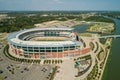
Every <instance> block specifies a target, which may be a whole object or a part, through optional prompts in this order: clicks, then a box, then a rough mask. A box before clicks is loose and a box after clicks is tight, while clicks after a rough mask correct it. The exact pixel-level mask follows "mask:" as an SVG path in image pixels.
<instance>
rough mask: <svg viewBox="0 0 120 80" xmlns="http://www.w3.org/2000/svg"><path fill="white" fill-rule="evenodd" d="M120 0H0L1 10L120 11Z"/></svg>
mask: <svg viewBox="0 0 120 80" xmlns="http://www.w3.org/2000/svg"><path fill="white" fill-rule="evenodd" d="M119 3H120V1H119V0H109V1H107V0H100V1H98V0H89V1H88V0H20V1H18V0H0V11H4V10H13V11H51V10H53V11H54V10H65V11H69V10H80V11H82V10H83V11H84V10H85V11H90V10H98V11H102V10H107V11H120V6H119Z"/></svg>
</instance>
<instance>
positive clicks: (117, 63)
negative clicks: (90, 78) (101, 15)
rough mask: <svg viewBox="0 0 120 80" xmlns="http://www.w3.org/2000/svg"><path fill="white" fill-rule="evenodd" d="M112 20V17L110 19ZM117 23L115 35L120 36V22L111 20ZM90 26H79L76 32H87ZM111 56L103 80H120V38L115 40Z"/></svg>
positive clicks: (76, 27)
mask: <svg viewBox="0 0 120 80" xmlns="http://www.w3.org/2000/svg"><path fill="white" fill-rule="evenodd" d="M109 18H110V17H109ZM111 19H113V20H114V21H115V23H116V30H115V32H114V34H120V20H118V19H114V18H111ZM87 28H88V25H86V24H83V25H77V26H75V29H74V31H77V32H78V33H84V32H86V29H87ZM111 53H112V54H111V55H110V57H109V60H108V63H107V67H106V70H105V74H104V78H103V80H120V38H116V39H113V42H112V48H111Z"/></svg>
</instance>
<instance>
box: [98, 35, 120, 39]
mask: <svg viewBox="0 0 120 80" xmlns="http://www.w3.org/2000/svg"><path fill="white" fill-rule="evenodd" d="M111 37H112V38H119V37H120V35H107V36H100V37H99V38H111Z"/></svg>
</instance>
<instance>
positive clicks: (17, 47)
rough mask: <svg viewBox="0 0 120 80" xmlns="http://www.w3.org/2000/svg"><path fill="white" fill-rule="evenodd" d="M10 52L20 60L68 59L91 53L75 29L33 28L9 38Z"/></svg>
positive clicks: (13, 34) (11, 35)
mask: <svg viewBox="0 0 120 80" xmlns="http://www.w3.org/2000/svg"><path fill="white" fill-rule="evenodd" d="M8 43H9V46H10V47H9V52H10V54H11V55H13V56H15V57H19V58H29V59H46V58H68V57H74V56H79V55H82V54H84V53H87V52H89V50H87V52H86V51H84V50H82V47H83V44H82V43H81V41H80V40H79V37H78V34H77V33H76V32H74V31H73V28H32V29H26V30H21V31H18V32H15V33H12V34H10V35H9V36H8Z"/></svg>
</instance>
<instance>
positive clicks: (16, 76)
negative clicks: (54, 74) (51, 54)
mask: <svg viewBox="0 0 120 80" xmlns="http://www.w3.org/2000/svg"><path fill="white" fill-rule="evenodd" d="M53 67H55V66H54V65H41V64H33V63H31V64H30V63H29V64H28V63H20V62H16V61H12V60H10V59H8V58H7V57H6V56H5V55H4V54H3V48H1V49H0V75H1V76H2V77H3V78H4V80H49V79H50V76H51V71H52V69H53Z"/></svg>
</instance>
